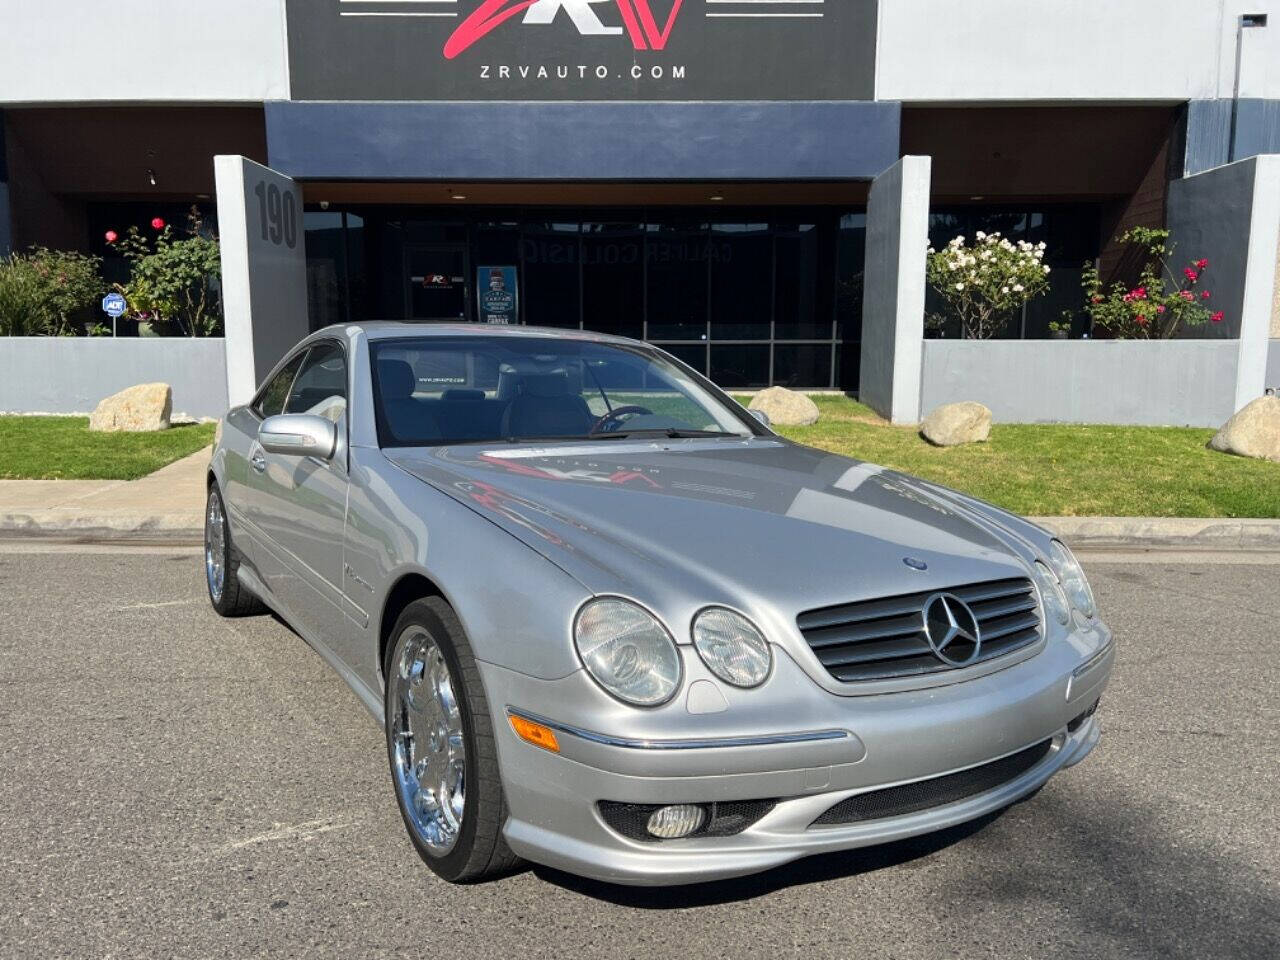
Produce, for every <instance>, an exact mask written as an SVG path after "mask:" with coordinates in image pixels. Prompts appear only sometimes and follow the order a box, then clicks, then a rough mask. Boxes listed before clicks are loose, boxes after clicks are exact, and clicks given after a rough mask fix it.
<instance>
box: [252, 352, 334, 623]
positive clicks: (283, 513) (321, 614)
mask: <svg viewBox="0 0 1280 960" xmlns="http://www.w3.org/2000/svg"><path fill="white" fill-rule="evenodd" d="M346 409H347V361H346V354H345V352H344V350H343V348H342V345H341V344H339V343H337V342H336V341H331V340H322V341H320V342H318V343H315V344H312V346H311V348H310V349H309V350H308V351H307V354H306V357H305V359H304V360H303V362H302V364H301V366H300V368H299V369H298V373H297V376H296V377H294V378H293V380H292V383H291V385H290V387H289V391H288V394H287V396H286V398H285V400H284V407H283V412H284V413H309V414H314V415H318V416H323V417H327V418H328V419H330V420H333V421H334V423H335V424H336V425H337V432H338V442H337V446H336V449H335V452H334V455H333V457H332V458H331V459H327V460H326V459H322V458H320V457H314V456H293V455H288V454H279V453H268V452H267V451H265V450H263V449H262V446H261V444H255V446H254V449H253V451H252V453H251V456H250V471H249V485H250V487H251V488H252V492H251V495H250V496H249V497H248V504H249V511H250V517H249V519H250V521H251V523H252V525H253V526H254V527H255V528H256V529H257V530H258V532H259V535H260V537H261V541H262V544H261V545H262V546H263V547H264V548H265V550H266V551H267V552H268V553H269V554H270V558H269V559H268V560H267V562H265V563H264V564H261V565H259V571H260V572H261V573H262V574H263V575H264V577H266V578H267V581H268V582H267V586H268V587H269V588H270V589H271V592H272V593H273V594H275V596H276V597H277V599H278V600H279V602H280V603H281V604H282V605H283V606H284V607H285V609H286V610H287V612H288V614H289V615H290V618H291V619H292V620H293V622H294V624H295V626H299V627H302V628H304V629H305V630H306V631H307V632H308V633H309V634H310V635H311V636H313V637H314V638H315V639H317V640H320V641H321V642H324V643H327V644H332V643H333V642H334V641H335V640H337V639H339V638H340V637H341V636H342V635H343V633H344V630H343V626H342V624H343V621H344V620H345V614H344V612H343V609H342V536H343V524H344V523H345V519H346V508H347V482H348V481H347V415H346ZM263 412H266V411H265V409H264V411H263Z"/></svg>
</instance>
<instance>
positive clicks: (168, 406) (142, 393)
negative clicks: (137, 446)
mask: <svg viewBox="0 0 1280 960" xmlns="http://www.w3.org/2000/svg"><path fill="white" fill-rule="evenodd" d="M172 412H173V391H172V390H171V389H170V388H169V385H168V384H167V383H140V384H138V385H137V386H136V387H129V388H128V389H125V390H121V391H120V392H119V393H113V394H112V395H111V396H109V397H107V398H106V399H105V400H103V401H102V402H101V403H99V404H98V406H97V407H96V408H95V409H94V411H93V415H92V416H90V417H89V429H90V430H103V431H108V432H112V431H120V430H125V431H129V432H134V433H142V432H147V431H151V430H168V429H169V415H170V414H171V413H172Z"/></svg>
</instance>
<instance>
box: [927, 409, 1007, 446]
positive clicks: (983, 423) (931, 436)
mask: <svg viewBox="0 0 1280 960" xmlns="http://www.w3.org/2000/svg"><path fill="white" fill-rule="evenodd" d="M920 433H921V434H922V435H923V436H924V438H925V439H926V440H928V441H929V442H930V443H932V444H933V445H934V446H938V447H954V446H957V445H959V444H961V443H982V442H983V441H984V440H986V439H987V437H989V436H991V411H990V410H988V409H987V408H986V407H984V406H983V405H982V404H980V403H974V402H973V401H972V400H966V401H964V402H963V403H944V404H943V405H942V406H940V407H937V408H936V409H935V410H934V411H933V412H932V413H931V414H929V415H928V416H927V417H925V418H924V423H922V424H920Z"/></svg>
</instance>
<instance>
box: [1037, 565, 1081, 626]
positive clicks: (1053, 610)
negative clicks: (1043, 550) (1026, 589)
mask: <svg viewBox="0 0 1280 960" xmlns="http://www.w3.org/2000/svg"><path fill="white" fill-rule="evenodd" d="M1031 569H1032V570H1033V571H1034V572H1035V575H1036V583H1038V584H1039V585H1040V597H1041V599H1042V600H1043V601H1044V612H1045V613H1047V614H1048V615H1049V616H1051V617H1053V619H1055V620H1057V621H1058V623H1060V624H1062V625H1063V626H1064V627H1065V626H1066V625H1067V622H1068V621H1069V620H1070V619H1071V611H1070V610H1068V609H1067V597H1066V594H1064V593H1063V592H1062V587H1060V586H1058V578H1057V577H1055V576H1054V575H1053V571H1052V570H1050V569H1049V568H1048V567H1046V566H1045V565H1044V564H1043V563H1041V562H1040V561H1039V560H1037V561H1036V562H1035V563H1033V564H1032V565H1031Z"/></svg>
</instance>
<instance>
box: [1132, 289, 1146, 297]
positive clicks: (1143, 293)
mask: <svg viewBox="0 0 1280 960" xmlns="http://www.w3.org/2000/svg"><path fill="white" fill-rule="evenodd" d="M1133 295H1134V296H1135V297H1137V298H1138V299H1139V300H1145V299H1146V298H1147V288H1146V287H1139V288H1138V289H1137V290H1135V291H1133Z"/></svg>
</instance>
